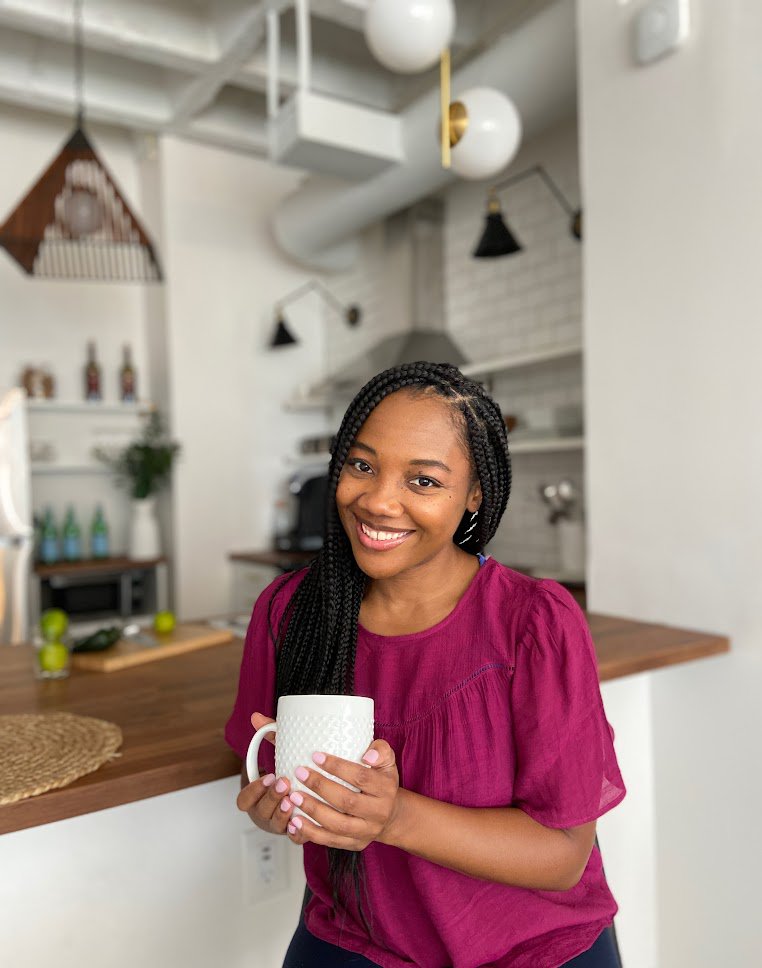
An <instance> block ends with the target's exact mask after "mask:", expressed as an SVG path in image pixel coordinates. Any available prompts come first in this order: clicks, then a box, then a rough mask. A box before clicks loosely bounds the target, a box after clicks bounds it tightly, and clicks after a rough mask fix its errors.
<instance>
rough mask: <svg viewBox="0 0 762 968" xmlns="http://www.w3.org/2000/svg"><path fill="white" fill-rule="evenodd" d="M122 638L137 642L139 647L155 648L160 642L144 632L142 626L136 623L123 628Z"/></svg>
mask: <svg viewBox="0 0 762 968" xmlns="http://www.w3.org/2000/svg"><path fill="white" fill-rule="evenodd" d="M122 638H123V639H129V640H130V641H131V642H137V643H138V645H148V646H154V645H158V644H159V642H158V640H157V639H156V638H154V636H153V635H148V634H147V633H146V632H143V630H142V629H141V628H140V626H139V625H138V624H137V623H135V622H132V623H130V624H129V625H125V626H124V627H123V628H122Z"/></svg>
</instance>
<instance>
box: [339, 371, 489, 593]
mask: <svg viewBox="0 0 762 968" xmlns="http://www.w3.org/2000/svg"><path fill="white" fill-rule="evenodd" d="M455 419H457V415H455V414H454V413H453V410H452V409H451V407H450V406H449V405H448V404H447V403H446V402H445V401H444V400H443V399H442V398H441V397H438V396H433V395H432V396H419V395H416V394H414V393H410V392H408V391H405V390H399V391H397V392H396V393H392V394H390V395H389V396H388V397H385V398H384V399H383V400H382V401H381V403H379V405H378V406H377V407H376V408H375V409H374V410H373V411H372V412H371V414H370V416H369V417H368V419H367V420H366V421H365V423H364V424H363V425H362V427H361V428H360V430H359V432H358V434H357V438H356V439H355V441H354V443H353V445H352V447H351V448H350V450H349V454H348V455H347V460H346V463H345V464H344V467H343V469H342V472H341V476H340V477H339V483H338V487H337V489H336V505H337V507H338V511H339V517H340V518H341V523H342V525H343V526H344V530H345V531H346V533H347V535H348V536H349V540H350V541H351V543H352V551H353V553H354V556H355V560H356V561H357V564H358V565H359V567H360V568H361V569H362V571H364V572H365V574H366V575H368V576H369V577H370V578H374V579H379V578H391V577H395V576H397V575H400V574H402V573H403V572H407V571H409V570H410V569H415V568H417V567H420V566H421V565H424V564H427V563H428V562H430V561H432V560H434V559H436V558H437V557H438V556H439V557H441V558H442V559H443V560H444V559H445V558H448V557H449V556H451V555H452V554H454V553H455V554H457V549H456V548H455V546H454V545H453V542H452V536H453V534H454V533H455V530H456V528H457V527H458V524H459V523H460V519H461V517H462V516H463V512H464V511H465V510H466V508H468V509H469V510H470V511H474V510H476V508H478V506H479V504H480V502H481V489H480V487H479V484H478V482H477V483H474V482H473V480H472V470H471V464H470V461H469V458H468V456H467V454H466V452H465V450H464V447H463V443H462V440H461V438H460V436H459V434H458V432H457V428H456V424H455V422H454V421H455Z"/></svg>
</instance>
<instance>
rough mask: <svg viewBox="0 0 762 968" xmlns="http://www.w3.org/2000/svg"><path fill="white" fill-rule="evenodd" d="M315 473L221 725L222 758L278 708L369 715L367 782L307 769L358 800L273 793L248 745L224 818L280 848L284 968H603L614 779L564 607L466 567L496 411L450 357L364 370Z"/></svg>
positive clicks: (480, 530)
mask: <svg viewBox="0 0 762 968" xmlns="http://www.w3.org/2000/svg"><path fill="white" fill-rule="evenodd" d="M329 478H330V485H329V494H328V506H327V509H326V530H325V542H324V546H323V549H322V551H321V552H320V553H319V554H318V556H317V559H316V560H315V561H314V562H313V563H312V564H311V565H310V567H309V568H307V569H304V570H303V571H301V572H299V573H297V574H296V575H295V576H291V577H288V578H286V579H283V578H281V579H279V580H278V581H276V582H274V583H273V584H272V585H271V586H270V587H269V588H268V589H266V590H265V592H263V594H262V595H261V596H260V598H259V599H258V601H257V603H256V604H255V606H254V611H253V615H252V619H251V624H250V627H249V631H248V635H247V639H246V645H245V649H244V656H243V661H242V666H241V677H240V683H239V691H238V697H237V700H236V705H235V708H234V710H233V714H232V716H231V718H230V720H229V722H228V725H227V729H226V737H227V740H228V742H229V744H230V745H231V746H232V748H233V749H234V750H235V751H236V752H237V753H238V754H239V755H240V756H242V758H243V757H244V756H245V753H246V749H247V746H248V743H249V740H250V739H251V736H252V734H253V731H254V729H256V728H259V727H260V726H262V725H263V724H265V723H267V722H269V721H271V719H272V716H273V713H274V710H275V706H276V703H277V697H278V696H280V695H286V694H293V693H345V692H346V693H356V694H357V695H366V696H372V697H373V699H374V701H375V715H376V722H375V733H374V735H375V736H376V739H375V740H374V742H373V743H372V744H371V746H370V748H369V750H368V752H367V753H366V754H365V757H364V759H365V761H366V763H367V764H368V765H369V766H370V769H367V768H366V767H363V766H361V765H358V764H354V763H349V762H347V761H344V760H340V759H338V758H336V757H332V756H325V754H323V753H322V751H320V750H316V751H315V754H314V756H313V759H314V762H316V763H318V764H321V765H322V768H323V769H324V770H326V771H327V772H328V773H330V774H331V775H333V776H337V777H340V778H342V779H345V780H348V781H349V782H350V783H352V784H354V785H355V786H356V787H358V788H359V789H360V791H361V792H360V793H359V794H353V793H352V792H351V791H349V790H347V789H346V788H345V787H344V786H342V785H340V784H338V783H335V782H333V781H332V780H330V779H327V778H325V777H323V776H321V774H320V773H319V772H317V771H311V770H310V769H309V766H310V765H311V764H304V766H303V767H301V768H300V770H301V774H300V779H303V782H304V783H305V785H306V786H307V787H308V789H309V790H310V791H312V792H314V793H316V794H318V795H319V796H320V797H322V798H323V799H324V800H325V801H327V803H320V802H319V801H318V800H317V799H315V798H313V797H312V796H310V795H309V794H306V795H302V794H300V793H298V792H296V791H294V792H291V791H290V788H289V784H288V781H287V780H286V778H284V777H280V778H276V777H275V775H274V774H273V773H272V769H273V763H274V757H273V748H272V746H271V745H269V744H265V747H267V751H266V752H267V757H268V768H269V770H270V772H267V773H265V775H263V776H261V777H260V778H259V779H256V780H254V781H253V782H251V783H249V782H248V779H247V778H246V776H245V773H244V775H243V778H242V790H241V793H240V795H239V797H238V806H239V808H240V809H241V810H244V811H246V812H247V813H248V814H249V816H250V817H251V819H252V821H253V822H254V823H255V824H256V825H257V826H258V827H260V828H261V829H263V830H267V831H269V832H271V833H273V834H275V835H281V836H287V837H288V838H289V839H290V840H291V841H292V842H294V843H296V844H301V845H303V847H304V866H305V873H306V877H307V882H308V887H309V889H310V891H311V894H312V896H311V899H310V901H309V903H308V904H307V906H306V908H305V911H304V912H303V917H302V920H301V921H300V924H299V926H298V928H297V931H296V933H295V935H294V938H293V940H292V942H291V946H290V948H289V952H288V954H287V955H286V960H285V963H284V968H301V966H304V968H320V966H325V968H329V966H330V968H334V966H338V965H352V966H355V968H360V966H368V965H371V966H372V965H380V966H382V968H403V966H412V965H415V966H420V968H446V966H453V968H480V966H493V968H558V966H562V965H573V966H575V968H583V966H584V968H593V966H595V968H615V966H618V965H619V961H618V958H617V955H616V952H615V949H614V946H613V944H612V940H611V933H610V930H609V926H610V925H611V923H612V919H613V916H614V914H615V913H616V910H617V906H616V902H615V901H614V898H613V897H612V895H611V893H610V891H609V889H608V886H607V884H606V880H605V877H604V874H603V868H602V862H601V857H600V853H599V851H598V848H597V845H596V844H595V825H596V820H597V818H598V817H599V816H601V815H602V814H603V813H605V812H606V811H607V810H610V809H611V808H612V807H614V806H615V805H616V804H617V803H619V802H620V801H621V799H622V798H623V797H624V794H625V790H624V785H623V783H622V779H621V776H620V773H619V769H618V766H617V762H616V757H615V754H614V749H613V742H612V740H613V733H612V731H611V728H610V727H609V725H608V723H607V722H606V718H605V714H604V710H603V705H602V701H601V696H600V690H599V686H598V678H597V670H596V662H595V654H594V651H593V647H592V642H591V640H590V636H589V632H588V629H587V626H586V624H585V621H584V617H583V615H582V613H581V612H580V610H579V608H578V606H577V605H576V603H575V602H574V600H573V599H572V597H571V596H570V595H569V593H568V592H567V591H566V590H565V589H564V588H563V587H562V586H560V585H558V584H557V583H555V582H553V581H548V580H537V579H532V578H529V577H527V576H525V575H522V574H520V573H518V572H515V571H513V570H511V569H509V568H507V567H505V566H503V565H501V564H499V563H498V562H496V561H495V560H494V559H491V558H489V557H486V556H485V555H484V554H483V553H482V552H483V550H484V547H485V546H486V544H487V543H488V541H489V540H490V539H491V538H492V536H493V535H494V533H495V531H496V529H497V526H498V524H499V522H500V519H501V517H502V514H503V511H504V510H505V507H506V503H507V501H508V496H509V492H510V485H511V467H510V459H509V455H508V446H507V437H506V432H505V425H504V422H503V420H502V416H501V414H500V410H499V408H498V406H497V405H496V404H495V403H494V401H493V400H492V399H491V398H490V397H489V396H488V395H487V394H486V393H485V391H484V390H483V388H482V387H481V386H479V385H478V384H476V383H474V382H472V381H471V380H468V379H466V378H465V377H464V376H463V375H462V374H461V373H460V372H459V371H458V370H457V369H456V368H455V367H452V366H448V365H443V364H431V363H415V364H409V365H404V366H400V367H397V368H394V369H391V370H387V371H385V372H384V373H381V374H379V375H378V376H376V377H375V378H374V379H372V380H371V381H370V382H369V383H368V384H367V385H366V386H365V387H364V388H363V389H362V390H361V391H360V392H359V393H358V395H357V396H356V397H355V399H354V400H353V402H352V403H351V404H350V406H349V408H348V410H347V412H346V414H345V416H344V420H343V422H342V425H341V428H340V430H339V433H338V435H337V437H336V440H335V443H334V448H333V455H332V460H331V465H330V470H329ZM295 805H298V806H300V808H301V810H303V811H304V813H305V814H306V815H307V816H306V817H299V816H293V815H292V811H293V807H294V806H295ZM310 818H314V820H315V821H316V823H312V820H311V819H310Z"/></svg>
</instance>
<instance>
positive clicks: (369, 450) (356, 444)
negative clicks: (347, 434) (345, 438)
mask: <svg viewBox="0 0 762 968" xmlns="http://www.w3.org/2000/svg"><path fill="white" fill-rule="evenodd" d="M354 447H356V448H357V449H358V450H364V451H365V453H366V454H372V455H373V456H374V457H376V456H377V455H376V451H375V450H374V449H373V448H372V447H371V446H370V445H369V444H364V443H363V442H362V441H361V440H355V441H353V442H352V445H351V446H350V448H349V449H350V450H352V448H354Z"/></svg>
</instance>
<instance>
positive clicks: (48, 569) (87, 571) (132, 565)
mask: <svg viewBox="0 0 762 968" xmlns="http://www.w3.org/2000/svg"><path fill="white" fill-rule="evenodd" d="M166 561H167V559H166V558H164V557H160V558H144V559H136V558H127V557H126V556H121V557H118V558H88V559H86V560H83V561H57V562H56V563H55V564H54V565H44V564H42V563H38V564H36V565H35V566H34V573H35V575H37V577H38V578H53V577H54V576H56V575H97V574H100V573H104V574H105V573H107V572H114V571H139V570H140V569H142V568H154V567H156V565H163V564H165V563H166Z"/></svg>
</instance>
